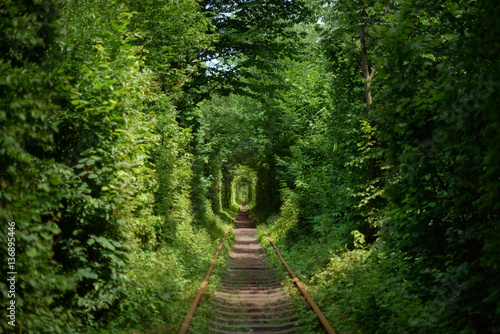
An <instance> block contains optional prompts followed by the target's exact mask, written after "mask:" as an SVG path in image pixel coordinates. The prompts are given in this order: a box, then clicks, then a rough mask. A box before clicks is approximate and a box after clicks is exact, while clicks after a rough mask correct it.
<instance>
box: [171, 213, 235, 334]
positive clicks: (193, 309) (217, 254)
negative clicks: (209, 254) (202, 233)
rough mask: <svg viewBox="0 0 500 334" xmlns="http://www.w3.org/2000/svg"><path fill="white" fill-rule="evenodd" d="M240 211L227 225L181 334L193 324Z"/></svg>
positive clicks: (184, 333)
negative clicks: (202, 297)
mask: <svg viewBox="0 0 500 334" xmlns="http://www.w3.org/2000/svg"><path fill="white" fill-rule="evenodd" d="M238 211H239V209H237V210H236V211H234V213H233V216H232V217H231V221H230V222H229V224H228V225H227V229H226V233H224V237H223V238H222V240H221V242H220V244H219V247H218V248H217V251H216V252H215V255H214V258H213V259H212V262H211V263H210V267H209V268H208V271H207V274H206V275H205V278H204V279H203V282H202V283H201V285H200V288H199V289H198V293H197V294H196V297H195V298H194V300H193V303H192V304H191V308H190V309H189V311H188V313H187V315H186V318H185V319H184V322H183V323H182V326H181V328H180V330H179V334H186V333H187V331H188V329H189V325H190V324H191V320H192V319H193V316H194V312H195V311H196V308H197V307H198V304H199V303H200V300H201V296H202V295H203V292H205V288H206V287H207V285H208V279H209V278H210V275H211V274H212V271H213V269H214V267H215V262H216V261H217V258H218V257H219V253H220V250H221V249H222V244H223V243H224V241H225V240H226V237H227V233H228V232H229V228H230V227H231V224H232V223H233V220H234V215H235V214H236V212H238Z"/></svg>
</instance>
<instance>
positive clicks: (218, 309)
mask: <svg viewBox="0 0 500 334" xmlns="http://www.w3.org/2000/svg"><path fill="white" fill-rule="evenodd" d="M234 232H235V234H236V242H235V244H234V246H233V248H232V250H231V253H230V255H229V256H230V263H229V266H228V270H227V273H226V275H225V276H224V277H222V282H221V285H220V287H219V291H218V292H217V293H216V295H215V301H214V307H213V312H212V313H213V316H212V319H211V320H210V323H211V327H210V330H211V332H212V333H222V334H229V333H232V334H234V333H245V332H259V333H274V334H276V333H283V334H284V333H295V331H296V323H297V320H298V318H297V316H295V314H296V311H295V309H294V308H293V307H292V304H291V303H290V300H289V297H288V295H287V294H286V292H285V290H284V289H283V286H282V285H281V283H280V281H279V279H278V277H277V276H276V274H275V273H274V271H273V270H272V268H271V267H270V266H269V265H268V261H267V258H266V253H265V250H264V249H263V248H262V246H261V245H260V243H259V242H258V241H257V238H256V236H255V235H256V233H257V228H256V226H255V224H254V223H253V222H252V220H251V219H250V217H249V216H248V211H246V210H242V211H241V212H240V213H239V214H238V217H237V219H236V222H235V229H234Z"/></svg>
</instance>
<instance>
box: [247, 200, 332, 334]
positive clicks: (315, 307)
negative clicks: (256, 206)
mask: <svg viewBox="0 0 500 334" xmlns="http://www.w3.org/2000/svg"><path fill="white" fill-rule="evenodd" d="M248 211H250V214H251V215H252V217H253V218H254V219H255V221H256V222H257V223H258V224H259V226H260V228H261V229H262V231H263V232H264V233H265V234H266V236H267V238H268V239H269V242H270V243H271V245H272V246H273V248H274V250H275V251H276V255H278V258H279V259H280V260H281V262H282V263H283V265H284V266H285V268H286V270H288V273H289V274H290V276H292V278H293V281H294V282H295V285H297V287H298V288H299V290H300V292H301V293H302V295H303V296H304V297H305V298H306V300H307V301H308V302H309V305H310V306H311V308H312V309H313V311H314V312H315V313H316V315H317V316H318V319H319V321H320V322H321V324H322V325H323V327H324V328H325V330H326V332H327V333H328V334H336V332H335V330H334V329H333V327H332V325H330V323H329V322H328V319H326V317H325V315H324V314H323V312H321V310H320V308H319V307H318V305H316V303H315V302H314V300H313V299H312V297H311V295H310V294H309V292H307V290H306V288H305V287H304V285H303V284H302V282H301V281H300V280H299V278H298V277H297V275H295V273H294V272H293V270H292V268H290V266H289V265H288V263H286V261H285V259H284V258H283V256H282V255H281V253H280V251H279V250H278V247H276V244H275V243H274V241H273V239H271V237H270V236H269V234H267V231H266V230H265V229H264V226H262V224H261V223H260V222H259V220H258V219H257V217H255V215H254V213H253V212H252V210H250V209H249V210H248Z"/></svg>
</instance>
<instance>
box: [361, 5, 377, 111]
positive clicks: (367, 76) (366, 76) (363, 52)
mask: <svg viewBox="0 0 500 334" xmlns="http://www.w3.org/2000/svg"><path fill="white" fill-rule="evenodd" d="M359 5H360V7H361V9H360V10H359V14H358V15H359V39H360V42H361V57H362V61H363V63H362V71H363V79H364V81H365V102H366V105H367V106H368V108H369V109H370V108H371V105H372V93H371V91H370V86H371V81H372V79H373V75H374V74H375V68H373V70H372V73H370V68H369V65H368V51H367V50H366V38H365V15H366V13H365V10H364V9H363V6H364V3H363V1H362V0H361V1H360V2H359Z"/></svg>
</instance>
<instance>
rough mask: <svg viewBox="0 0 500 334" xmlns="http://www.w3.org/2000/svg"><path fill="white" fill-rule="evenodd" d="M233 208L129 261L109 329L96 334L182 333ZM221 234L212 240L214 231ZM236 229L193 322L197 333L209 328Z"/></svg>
mask: <svg viewBox="0 0 500 334" xmlns="http://www.w3.org/2000/svg"><path fill="white" fill-rule="evenodd" d="M230 215H231V214H230V213H229V211H223V212H221V214H220V215H214V214H212V215H211V220H210V221H206V222H203V224H201V223H197V224H194V223H192V224H181V225H179V226H178V228H177V232H176V238H175V242H174V243H173V244H172V245H169V247H161V248H160V249H159V250H157V251H147V252H145V251H144V252H138V253H135V254H134V256H133V257H132V258H131V259H130V266H131V269H130V271H129V272H128V273H127V275H126V277H125V278H124V284H123V287H122V288H121V290H120V292H119V293H121V294H123V296H124V300H123V301H122V302H121V303H120V307H119V311H117V312H116V314H114V315H113V316H112V317H113V320H112V321H110V323H109V325H108V326H107V328H106V329H105V330H101V331H98V332H97V333H102V334H112V333H135V334H141V333H144V334H146V333H177V332H178V330H179V328H180V326H181V324H182V321H183V320H184V317H185V316H186V314H187V312H188V310H189V308H190V306H191V303H192V302H193V300H194V297H195V296H196V293H197V292H198V289H199V287H200V284H201V282H202V281H203V278H204V276H205V274H206V272H207V270H208V268H209V265H210V262H211V261H212V259H213V256H214V254H215V251H216V249H217V247H218V246H219V243H220V241H221V238H222V235H223V232H222V233H220V231H225V229H226V228H227V224H228V223H229V220H230ZM211 234H213V235H216V236H217V237H215V238H212V237H210V235H211ZM234 239H235V237H234V233H233V231H232V230H230V232H229V233H228V236H227V238H226V241H225V242H224V244H223V247H222V250H221V252H220V254H219V257H218V260H217V265H216V267H215V269H214V271H213V273H212V276H211V277H210V281H209V285H208V287H207V289H206V293H205V294H204V295H203V299H202V302H201V304H200V307H199V308H198V309H197V311H196V313H195V320H194V321H193V323H192V327H193V331H192V332H193V333H203V332H206V323H204V322H203V321H202V320H203V319H204V318H206V317H205V314H206V313H207V310H208V307H207V305H209V304H210V300H211V298H212V297H213V295H214V291H215V288H216V286H217V284H218V282H219V280H220V278H219V277H220V275H221V271H222V270H223V268H225V265H226V263H227V260H228V256H229V250H230V248H231V246H232V244H233V243H234Z"/></svg>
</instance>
